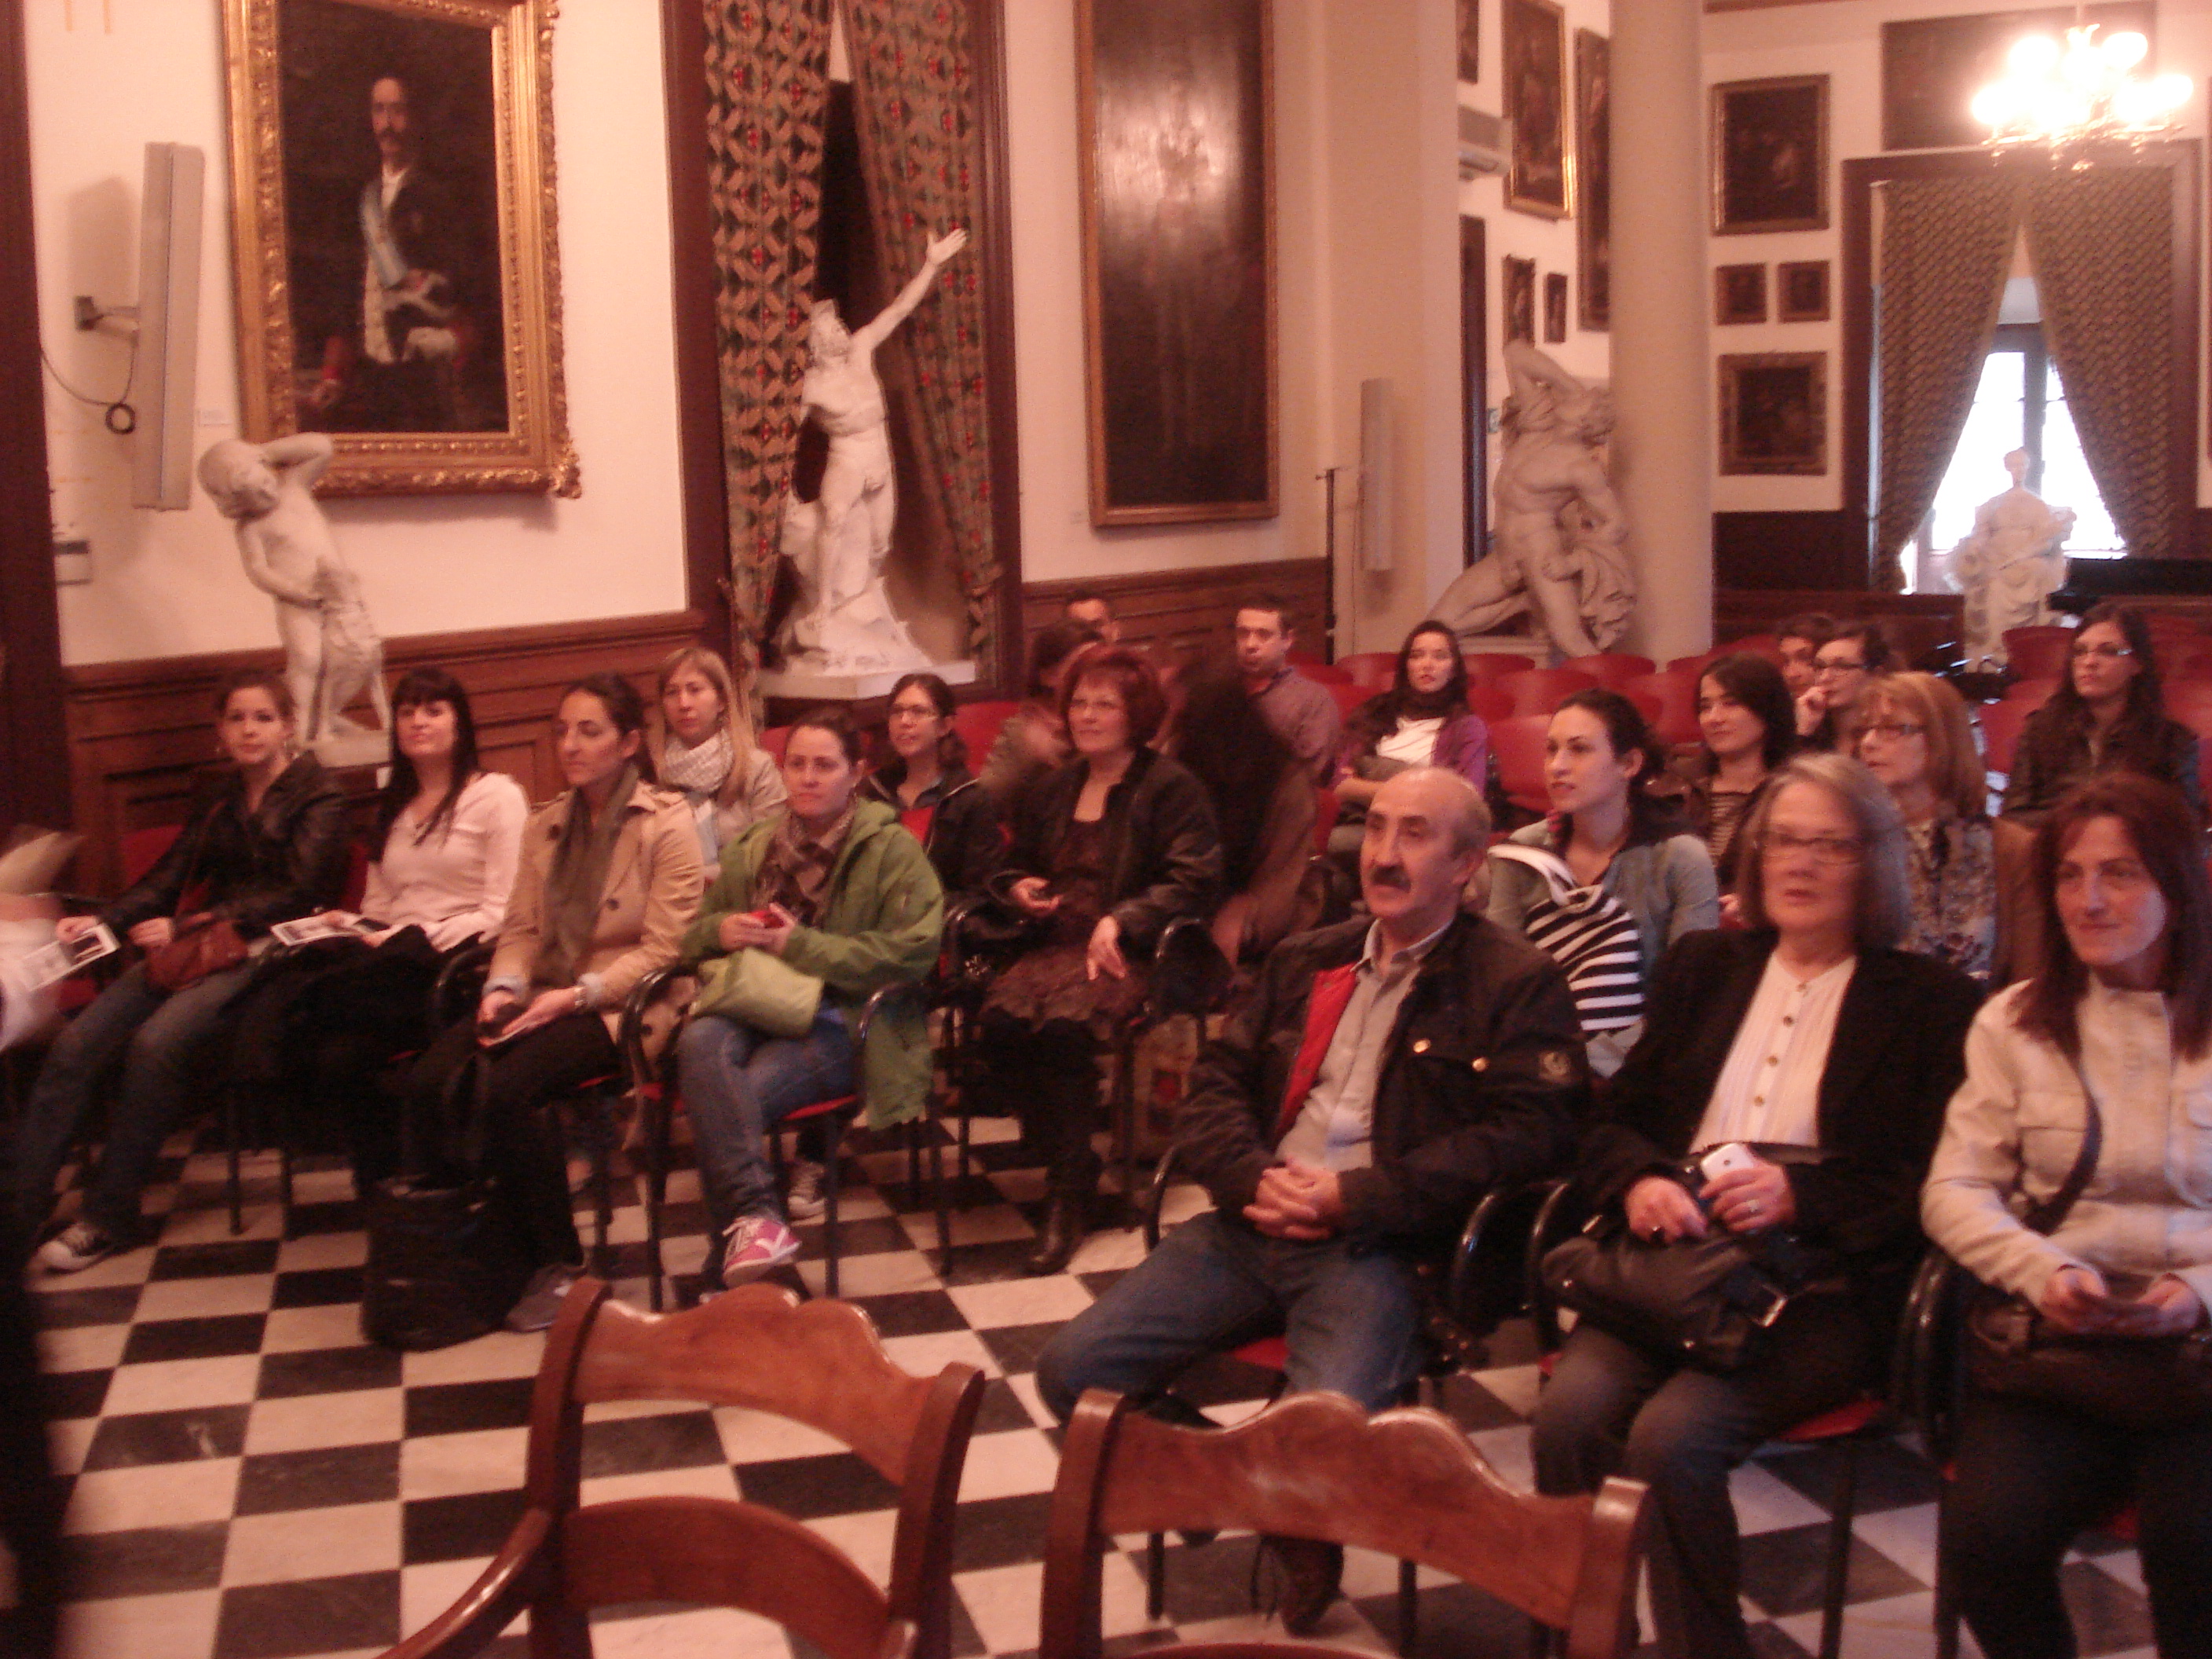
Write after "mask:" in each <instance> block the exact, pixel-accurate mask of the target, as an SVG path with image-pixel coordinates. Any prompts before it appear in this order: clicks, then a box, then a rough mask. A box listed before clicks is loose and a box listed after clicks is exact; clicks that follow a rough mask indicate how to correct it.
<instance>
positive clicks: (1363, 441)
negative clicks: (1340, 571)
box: [1359, 380, 1393, 570]
mask: <svg viewBox="0 0 2212 1659" xmlns="http://www.w3.org/2000/svg"><path fill="white" fill-rule="evenodd" d="M1392 438H1393V433H1392V418H1391V398H1390V382H1389V381H1388V380H1362V381H1361V382H1360V383H1359V568H1361V569H1362V570H1388V569H1389V568H1390V489H1391V480H1390V455H1391V448H1392Z"/></svg>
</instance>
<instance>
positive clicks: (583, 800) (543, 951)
mask: <svg viewBox="0 0 2212 1659" xmlns="http://www.w3.org/2000/svg"><path fill="white" fill-rule="evenodd" d="M644 747H645V700H644V699H643V698H642V697H641V696H638V694H637V689H636V687H635V686H633V685H632V684H630V683H629V681H628V680H626V679H623V678H622V677H621V676H620V675H617V674H590V675H586V677H585V678H582V679H580V680H577V681H575V682H574V684H571V685H570V686H569V687H568V690H565V691H563V692H562V695H561V706H560V709H559V712H558V713H557V714H556V715H555V717H554V720H553V752H554V755H555V757H556V759H557V760H558V761H559V763H560V766H561V775H562V777H563V778H565V779H566V780H567V781H568V789H567V790H566V792H564V793H562V794H559V795H556V796H555V797H554V798H553V799H552V800H550V801H549V802H548V803H547V804H546V805H544V806H541V807H539V808H538V810H537V811H534V812H532V814H531V815H530V821H529V823H526V825H525V826H524V827H523V832H522V862H521V868H520V871H519V872H517V874H516V876H515V881H514V888H513V892H512V894H511V895H510V896H509V897H508V899H507V915H506V918H505V920H504V921H501V924H500V930H499V944H498V946H497V948H496V949H495V951H493V953H492V959H491V971H490V974H489V976H488V977H487V978H486V979H485V981H484V988H483V1000H481V1001H480V1002H479V1003H478V1004H477V1011H476V1012H475V1014H474V1015H473V1016H471V1018H467V1019H464V1020H461V1021H459V1023H457V1024H454V1025H453V1026H451V1027H449V1028H448V1029H447V1030H446V1031H445V1032H444V1033H443V1034H442V1035H441V1036H439V1038H438V1039H437V1041H435V1042H433V1043H432V1044H431V1045H430V1047H429V1048H428V1050H427V1051H426V1052H425V1053H424V1054H423V1055H422V1059H421V1060H417V1061H416V1064H415V1067H414V1070H413V1072H412V1073H411V1074H410V1078H409V1079H408V1093H409V1097H410V1098H409V1105H408V1109H409V1110H410V1112H411V1113H413V1114H414V1115H415V1121H416V1123H417V1124H419V1125H422V1126H423V1127H424V1133H423V1134H422V1136H420V1137H418V1139H420V1140H421V1142H422V1144H423V1145H425V1146H441V1145H444V1144H446V1143H447V1142H448V1141H450V1140H453V1139H457V1138H458V1137H456V1136H454V1135H453V1134H452V1133H451V1132H450V1130H451V1126H450V1125H449V1124H447V1122H446V1113H447V1097H448V1096H449V1095H451V1094H452V1093H453V1092H454V1091H453V1087H452V1085H453V1081H454V1079H456V1078H457V1076H458V1075H459V1073H460V1072H461V1070H462V1068H463V1067H464V1066H465V1065H467V1064H468V1063H469V1062H470V1061H471V1060H472V1059H473V1058H474V1057H475V1056H476V1055H477V1054H483V1055H484V1056H485V1057H486V1058H487V1060H488V1062H489V1066H490V1072H489V1079H488V1080H487V1083H486V1086H485V1097H484V1099H485V1108H486V1110H487V1112H488V1115H489V1128H488V1131H487V1133H485V1134H484V1136H483V1140H484V1144H485V1148H486V1152H485V1158H484V1172H485V1173H487V1174H489V1176H491V1177H492V1180H493V1182H494V1185H495V1191H496V1192H497V1194H498V1195H499V1199H500V1201H501V1206H502V1208H503V1209H504V1212H505V1213H506V1216H507V1220H508V1223H509V1225H511V1226H512V1227H513V1231H514V1232H515V1235H516V1238H517V1241H518V1243H520V1245H521V1246H522V1248H523V1249H524V1251H525V1253H526V1255H527V1256H528V1257H529V1259H530V1260H531V1261H533V1262H534V1263H536V1264H537V1265H536V1269H535V1271H534V1272H533V1273H532V1277H531V1280H530V1283H529V1285H527V1286H526V1288H525V1289H524V1291H523V1293H522V1295H521V1297H520V1298H519V1299H518V1300H517V1301H516V1303H515V1304H514V1307H513V1309H512V1310H510V1311H509V1312H508V1314H507V1327H508V1328H509V1329H511V1330H517V1331H538V1330H543V1329H544V1328H545V1327H546V1326H548V1325H550V1324H551V1323H552V1322H553V1316H554V1314H555V1312H556V1310H558V1309H559V1307H560V1304H561V1298H562V1296H563V1295H565V1294H566V1293H567V1291H568V1285H569V1283H570V1282H571V1281H572V1280H573V1279H574V1278H575V1277H576V1275H577V1273H579V1272H580V1271H581V1266H582V1262H583V1255H584V1252H583V1245H582V1243H581V1242H580V1240H579V1239H578V1238H577V1237H576V1219H575V1217H574V1214H573V1213H571V1212H570V1209H569V1204H568V1165H567V1161H566V1159H565V1158H563V1156H562V1148H561V1146H560V1142H559V1140H558V1139H557V1137H556V1134H555V1133H554V1130H553V1127H552V1126H551V1125H550V1124H548V1123H546V1122H544V1121H542V1117H543V1115H542V1114H541V1113H540V1111H539V1107H540V1106H541V1105H542V1104H543V1103H544V1102H545V1100H546V1099H547V1098H548V1097H550V1096H553V1095H556V1094H558V1093H559V1092H560V1091H562V1090H563V1089H567V1088H573V1087H574V1086H575V1085H579V1084H582V1083H586V1082H589V1081H590V1080H591V1079H593V1078H597V1077H604V1076H606V1075H607V1074H609V1073H612V1072H614V1071H615V1070H617V1067H619V1066H620V1065H621V1063H622V1060H621V1056H620V1054H619V1053H618V1052H617V1049H616V1047H615V1033H616V1030H617V1027H618V1025H619V1024H620V1023H621V1019H622V1010H623V1002H624V1000H626V999H627V998H628V997H629V994H630V991H631V989H632V987H635V985H636V984H637V982H638V981H640V980H641V979H643V978H644V977H645V976H646V975H647V974H649V973H651V972H653V970H654V969H657V968H663V967H666V966H668V965H669V964H671V963H674V962H675V961H676V960H677V958H678V945H679V942H680V941H681V940H682V939H683V936H684V928H686V927H689V926H690V922H691V919H692V917H694V916H695V915H697V914H698V913H699V892H700V889H701V888H702V886H703V885H704V883H703V881H702V877H701V872H700V867H699V836H698V832H697V829H696V824H695V823H694V821H693V819H692V816H691V808H690V803H688V802H687V801H686V800H685V799H684V797H683V796H682V795H680V794H678V793H677V792H676V791H674V790H672V789H661V788H658V787H654V785H653V762H652V760H651V759H650V757H647V755H646V754H645V753H644ZM672 1023H673V1020H672V1016H670V1017H667V1018H659V1019H656V1020H655V1021H654V1022H653V1033H652V1035H653V1040H655V1041H665V1037H666V1032H667V1027H668V1026H669V1025H670V1024H672ZM434 1136H435V1138H434ZM450 1161H451V1160H447V1162H449V1163H450Z"/></svg>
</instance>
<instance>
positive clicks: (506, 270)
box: [223, 0, 581, 495]
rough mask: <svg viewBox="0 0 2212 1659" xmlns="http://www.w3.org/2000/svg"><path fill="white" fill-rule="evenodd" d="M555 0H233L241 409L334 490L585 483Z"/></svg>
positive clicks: (227, 13)
mask: <svg viewBox="0 0 2212 1659" xmlns="http://www.w3.org/2000/svg"><path fill="white" fill-rule="evenodd" d="M557 9H558V5H557V0H224V7H223V28H224V55H225V60H226V65H227V68H228V78H229V94H230V140H231V143H230V153H231V182H232V195H233V200H234V204H235V206H234V258H235V263H236V270H237V288H238V313H239V314H238V351H239V390H240V411H239V414H240V431H241V433H242V434H243V435H244V436H245V437H246V439H247V440H248V441H254V442H262V441H267V440H269V439H270V438H275V437H279V436H282V435H285V434H288V433H292V432H297V431H301V430H319V431H325V432H328V433H329V434H330V435H331V439H332V440H333V442H334V443H335V446H336V448H337V459H336V461H335V462H334V464H333V465H331V470H330V471H328V472H327V473H325V475H324V478H323V482H322V484H321V489H322V493H324V494H325V495H434V494H449V493H463V492H474V491H520V492H531V493H543V492H550V493H553V494H556V495H577V494H579V493H580V489H581V485H580V472H579V466H578V461H577V456H576V452H575V448H574V444H573V443H572V442H571V441H570V438H569V434H568V391H567V386H566V382H565V380H564V379H563V375H562V324H561V270H560V247H559V235H558V222H557V214H556V201H555V193H554V157H553V84H552V82H553V25H554V19H555V15H556V11H557Z"/></svg>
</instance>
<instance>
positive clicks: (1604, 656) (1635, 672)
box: [1559, 651, 1658, 690]
mask: <svg viewBox="0 0 2212 1659" xmlns="http://www.w3.org/2000/svg"><path fill="white" fill-rule="evenodd" d="M1559 666H1560V667H1562V668H1579V669H1580V670H1582V671H1583V673H1585V674H1588V675H1589V676H1590V677H1591V678H1594V679H1595V680H1596V681H1597V683H1598V684H1600V685H1610V686H1612V687H1613V688H1614V689H1615V690H1619V689H1620V686H1621V684H1623V683H1624V682H1625V681H1628V680H1632V679H1635V678H1638V677H1639V676H1642V675H1644V674H1649V673H1650V672H1651V671H1652V670H1653V669H1655V668H1656V667H1658V664H1657V663H1656V662H1653V661H1652V660H1651V659H1650V658H1649V657H1638V656H1636V655H1633V654H1632V653H1629V652H1626V651H1601V652H1598V653H1596V654H1595V655H1594V656H1588V657H1569V658H1568V659H1566V660H1565V662H1563V663H1561V664H1560V665H1559Z"/></svg>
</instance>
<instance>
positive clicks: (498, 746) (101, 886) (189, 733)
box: [64, 611, 702, 893]
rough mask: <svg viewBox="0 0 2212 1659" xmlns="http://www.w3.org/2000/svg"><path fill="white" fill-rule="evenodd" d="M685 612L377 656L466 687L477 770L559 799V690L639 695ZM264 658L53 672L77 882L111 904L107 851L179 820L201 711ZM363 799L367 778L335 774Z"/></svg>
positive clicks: (512, 632) (425, 641) (392, 647)
mask: <svg viewBox="0 0 2212 1659" xmlns="http://www.w3.org/2000/svg"><path fill="white" fill-rule="evenodd" d="M701 620H702V619H701V617H700V615H699V613H698V612H696V611H671V612H668V613H665V614H663V615H660V616H652V617H617V618H615V619H613V620H611V621H605V622H577V623H551V624H547V625H544V626H539V627H532V628H501V629H478V630H475V631H471V632H468V633H459V634H422V635H416V636H415V637H414V638H411V639H404V640H390V641H386V644H385V648H384V649H385V668H386V678H387V679H391V678H396V677H397V676H398V675H399V674H401V673H403V672H404V671H406V670H408V669H410V668H422V667H430V666H436V667H440V668H443V669H445V670H446V671H448V672H449V673H451V674H453V676H454V678H457V679H459V681H460V682H461V684H463V685H465V686H466V687H467V688H468V692H469V702H470V706H471V708H472V709H473V711H474V712H475V714H476V723H477V749H478V751H479V753H480V754H481V756H482V757H483V763H484V764H485V765H486V766H487V767H489V768H490V769H493V770H495V771H500V772H507V773H511V774H512V775H514V776H515V777H516V778H519V779H520V780H521V782H522V785H523V787H524V788H525V789H526V790H527V791H528V792H529V794H530V798H531V799H532V800H544V799H548V798H550V796H552V795H553V794H555V793H557V792H558V791H559V789H560V787H561V785H560V780H559V775H558V774H557V773H556V770H555V768H554V763H553V750H552V739H551V737H550V733H549V730H548V720H549V717H550V714H551V712H552V707H553V699H554V696H555V695H556V693H557V692H558V691H559V690H560V688H561V687H562V686H563V685H565V684H568V682H569V681H570V680H573V679H574V678H578V677H579V676H580V675H584V674H589V673H595V672H599V671H614V672H617V673H622V674H626V675H629V677H630V678H632V679H633V680H635V681H636V682H637V683H638V685H639V687H640V689H641V690H644V691H646V692H647V694H648V695H649V694H650V693H651V690H652V676H653V671H654V670H655V669H656V668H657V667H658V666H659V663H660V659H662V658H663V657H665V655H667V654H668V653H669V652H671V651H672V650H674V649H675V648H676V647H678V646H679V645H687V644H690V643H691V642H693V641H696V639H697V638H698V637H699V629H700V625H701ZM282 666H283V657H282V656H281V654H280V653H277V652H275V651H224V652H211V653H206V654H204V655H201V656H192V657H163V658H157V659H150V660H148V661H144V662H118V663H92V664H88V665H84V666H82V667H77V668H71V669H68V670H66V671H64V677H65V678H66V680H67V683H68V688H69V690H68V700H67V706H66V710H65V724H66V727H67V731H68V734H69V753H70V787H71V794H72V799H73V801H74V804H75V815H76V828H77V829H78V831H79V832H80V833H81V834H82V835H83V836H84V838H85V844H84V848H83V850H82V851H81V852H80V853H79V854H78V855H77V866H76V877H75V881H76V885H77V886H78V887H80V888H82V889H83V890H86V891H88V892H93V893H110V892H112V891H114V890H115V888H116V887H117V885H118V873H119V869H120V865H119V861H118V849H119V848H120V847H121V845H122V841H123V837H124V836H126V835H128V834H129V833H130V832H131V831H132V830H134V829H148V828H150V827H152V826H155V825H157V824H167V823H180V822H182V821H183V818H184V817H185V811H186V809H187V807H188V805H189V804H190V802H191V796H192V792H193V790H194V789H195V787H197V784H198V782H199V781H200V778H201V776H202V775H203V773H204V769H205V768H206V767H207V765H208V764H209V762H210V757H212V755H213V753H214V749H215V738H214V729H213V728H214V721H213V719H212V717H211V715H210V711H209V707H208V702H209V699H210V697H211V696H214V694H215V687H216V682H217V681H219V680H220V679H221V678H222V677H223V676H224V675H225V674H227V673H229V672H231V671H233V670H234V669H239V668H281V667H282ZM346 781H347V783H348V785H349V787H351V788H353V789H354V790H356V792H357V793H362V794H366V793H368V791H369V790H370V789H372V788H374V775H373V769H370V768H366V767H364V768H362V769H358V770H356V771H353V772H349V773H348V774H347V775H346Z"/></svg>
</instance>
